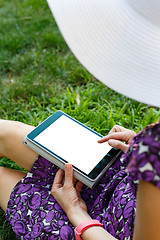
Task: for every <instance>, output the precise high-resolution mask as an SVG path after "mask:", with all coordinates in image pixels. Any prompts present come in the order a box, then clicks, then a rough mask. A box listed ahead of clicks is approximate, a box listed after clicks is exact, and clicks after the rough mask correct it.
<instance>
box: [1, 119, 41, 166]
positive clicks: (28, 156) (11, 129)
mask: <svg viewBox="0 0 160 240" xmlns="http://www.w3.org/2000/svg"><path fill="white" fill-rule="evenodd" d="M33 129H34V127H32V126H30V125H26V124H23V123H20V122H16V121H8V120H0V156H5V157H8V158H10V159H11V160H13V161H14V162H15V163H17V164H18V165H20V166H21V167H23V168H25V169H26V170H30V169H31V167H32V165H33V163H34V161H35V159H36V158H37V156H38V154H37V153H35V152H33V151H32V150H31V149H29V148H28V147H26V146H25V145H24V144H23V143H22V140H23V138H24V137H25V136H26V135H27V134H28V133H29V132H30V131H32V130H33Z"/></svg>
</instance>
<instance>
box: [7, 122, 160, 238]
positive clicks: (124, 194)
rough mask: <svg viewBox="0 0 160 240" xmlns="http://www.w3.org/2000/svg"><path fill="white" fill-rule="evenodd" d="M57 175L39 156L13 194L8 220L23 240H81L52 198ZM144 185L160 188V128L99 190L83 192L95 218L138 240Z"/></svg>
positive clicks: (139, 141)
mask: <svg viewBox="0 0 160 240" xmlns="http://www.w3.org/2000/svg"><path fill="white" fill-rule="evenodd" d="M126 169H127V170H126ZM56 171H57V167H55V166H54V165H53V164H52V163H50V162H49V161H47V160H46V159H44V158H42V157H41V156H39V158H38V159H37V160H36V161H35V163H34V165H33V167H32V169H31V171H30V172H29V173H28V174H27V175H26V177H24V178H23V179H22V180H21V181H20V182H19V183H18V184H17V185H16V186H15V188H14V189H13V191H12V193H11V196H10V200H9V202H8V208H7V214H6V217H7V220H8V221H9V222H10V224H11V225H12V227H13V230H14V232H15V234H16V236H17V238H18V239H30V240H32V239H46V240H47V239H48V240H51V239H62V240H72V239H75V236H74V228H73V226H72V224H71V223H70V222H69V220H68V218H67V216H66V214H65V213H64V212H63V210H62V208H61V207H60V206H59V204H58V203H57V202H56V201H55V199H54V198H53V196H52V195H51V192H50V191H51V187H52V184H53V179H54V176H55V173H56ZM140 179H143V180H144V181H147V182H150V183H152V184H154V185H155V186H157V187H158V188H160V122H159V123H157V124H154V125H150V126H148V127H147V128H146V129H144V130H143V131H142V132H140V133H139V134H138V135H137V136H136V137H135V138H134V139H133V140H132V142H131V144H130V148H129V150H128V151H127V152H126V153H125V154H123V155H122V156H121V158H120V159H117V161H116V162H115V163H114V165H113V166H112V167H111V168H110V169H109V170H108V171H107V172H106V174H105V176H104V177H103V178H102V179H101V181H100V183H99V184H98V185H97V186H96V187H95V188H94V189H89V188H88V187H86V186H84V187H83V189H82V192H81V195H82V198H83V199H84V200H85V202H86V204H87V207H88V213H89V215H90V216H91V217H92V218H94V219H98V220H100V221H101V222H102V223H103V224H104V227H105V229H106V230H107V231H108V232H109V233H110V234H112V235H113V236H115V237H116V238H117V239H123V240H129V239H132V236H133V228H134V219H135V211H136V192H137V185H138V182H139V180H140Z"/></svg>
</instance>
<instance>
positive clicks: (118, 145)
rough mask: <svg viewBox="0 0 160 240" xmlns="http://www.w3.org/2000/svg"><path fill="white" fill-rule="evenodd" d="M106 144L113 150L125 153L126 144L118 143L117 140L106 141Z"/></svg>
mask: <svg viewBox="0 0 160 240" xmlns="http://www.w3.org/2000/svg"><path fill="white" fill-rule="evenodd" d="M108 144H109V145H110V146H111V147H114V148H117V149H120V150H122V151H123V152H125V151H126V150H127V149H128V145H127V144H125V143H122V142H121V141H118V140H114V139H110V140H109V141H108Z"/></svg>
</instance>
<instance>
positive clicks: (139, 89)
mask: <svg viewBox="0 0 160 240" xmlns="http://www.w3.org/2000/svg"><path fill="white" fill-rule="evenodd" d="M47 1H48V4H49V6H50V9H51V11H52V13H53V15H54V18H55V20H56V22H57V25H58V27H59V29H60V31H61V33H62V35H63V37H64V39H65V41H66V43H67V44H68V46H69V47H70V49H71V51H72V52H73V53H74V55H75V56H76V58H77V59H78V60H79V61H80V62H81V63H82V64H83V65H84V67H85V68H86V69H87V70H88V71H89V72H90V73H91V74H92V75H93V76H95V77H96V78H97V79H98V80H100V81H101V82H103V83H104V84H106V85H107V86H108V87H110V88H111V89H113V90H115V91H117V92H119V93H121V94H123V95H126V96H127V97H130V98H132V99H135V100H137V101H139V102H143V103H146V104H150V105H153V106H157V107H159V106H160V16H159V15H160V9H158V7H160V1H159V0H154V1H155V4H157V5H155V6H154V8H153V9H152V5H153V4H151V3H153V2H151V0H148V1H147V0H143V1H142V0H139V1H137V0H132V1H131V0H47ZM144 3H146V5H145V4H144ZM152 10H153V11H152Z"/></svg>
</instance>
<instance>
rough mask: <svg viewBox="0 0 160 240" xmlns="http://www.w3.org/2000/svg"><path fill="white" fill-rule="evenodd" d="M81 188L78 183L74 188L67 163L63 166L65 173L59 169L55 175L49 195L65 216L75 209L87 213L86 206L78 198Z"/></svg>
mask: <svg viewBox="0 0 160 240" xmlns="http://www.w3.org/2000/svg"><path fill="white" fill-rule="evenodd" d="M82 186H83V184H82V183H81V182H78V183H77V184H76V187H74V177H73V168H72V165H71V164H69V163H67V164H65V172H64V171H63V170H62V169H59V170H58V172H57V173H56V176H55V179H54V182H53V186H52V190H51V194H52V195H53V197H54V198H55V199H56V201H57V202H58V203H59V204H60V206H61V207H62V208H63V210H64V212H65V213H66V214H67V215H70V212H74V209H77V207H78V208H79V209H81V210H82V211H85V212H87V206H86V204H85V202H84V201H83V199H82V198H81V196H80V191H81V188H82Z"/></svg>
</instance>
